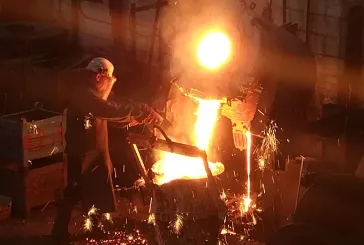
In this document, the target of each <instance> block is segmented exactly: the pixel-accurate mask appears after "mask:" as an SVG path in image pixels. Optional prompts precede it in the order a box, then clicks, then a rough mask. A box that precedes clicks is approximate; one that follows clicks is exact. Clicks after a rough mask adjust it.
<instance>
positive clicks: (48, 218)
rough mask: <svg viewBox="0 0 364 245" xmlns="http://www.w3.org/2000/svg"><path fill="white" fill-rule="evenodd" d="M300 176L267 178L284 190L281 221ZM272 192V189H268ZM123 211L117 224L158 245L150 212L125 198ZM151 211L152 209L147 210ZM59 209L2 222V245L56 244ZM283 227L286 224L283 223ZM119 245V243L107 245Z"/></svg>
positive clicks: (78, 223) (75, 222)
mask: <svg viewBox="0 0 364 245" xmlns="http://www.w3.org/2000/svg"><path fill="white" fill-rule="evenodd" d="M298 175H299V165H295V164H294V165H292V166H290V167H289V168H288V169H287V171H283V172H280V173H279V174H278V175H275V176H268V175H266V176H265V178H267V179H268V180H269V181H267V182H272V180H271V179H273V178H274V179H275V181H274V182H275V184H274V186H272V187H271V188H268V183H267V188H266V189H267V194H268V196H269V193H270V192H273V190H278V189H279V190H280V191H279V192H280V194H281V195H282V199H281V201H280V202H281V203H282V205H283V206H282V207H281V215H280V218H281V219H282V218H283V219H284V220H287V218H288V217H289V215H290V214H291V213H292V211H293V207H294V203H295V198H296V195H297V184H298V178H297V176H298ZM268 189H270V190H268ZM119 204H120V210H123V212H120V213H119V214H116V217H115V218H114V224H115V226H116V224H119V223H120V224H121V223H123V224H125V223H128V226H130V225H131V226H134V227H141V228H140V231H141V233H142V234H143V237H145V238H146V239H147V241H148V243H147V244H152V245H154V244H156V242H155V238H154V229H153V227H151V226H148V225H147V224H146V222H145V220H146V219H147V214H148V210H144V211H140V212H138V213H137V214H136V213H133V212H132V211H130V210H133V209H132V207H131V204H130V202H129V201H127V200H125V199H120V200H119ZM146 208H148V207H146ZM56 210H57V207H56V205H54V204H49V205H47V206H46V207H40V208H38V209H34V210H33V211H32V215H31V217H29V218H28V219H27V220H22V219H16V218H10V219H8V220H6V221H4V222H2V223H0V245H43V244H44V245H46V244H50V245H51V244H52V243H51V242H50V239H49V234H50V231H51V229H52V225H53V223H54V218H55V214H56ZM83 219H84V218H83V216H82V212H81V210H80V209H79V208H76V209H75V210H74V212H73V215H72V222H71V225H70V231H71V233H72V234H75V235H77V236H76V240H77V241H79V242H78V243H77V244H80V245H81V244H87V243H86V239H85V238H84V237H83V236H82V233H83V232H82V224H83ZM281 224H282V223H281ZM107 244H110V245H111V244H117V243H107ZM230 244H246V245H248V244H255V245H257V244H259V243H240V242H239V243H230Z"/></svg>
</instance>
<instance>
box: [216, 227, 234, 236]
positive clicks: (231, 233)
mask: <svg viewBox="0 0 364 245" xmlns="http://www.w3.org/2000/svg"><path fill="white" fill-rule="evenodd" d="M220 234H221V235H226V234H230V235H236V233H235V232H233V231H231V230H229V229H226V228H223V229H222V230H221V232H220Z"/></svg>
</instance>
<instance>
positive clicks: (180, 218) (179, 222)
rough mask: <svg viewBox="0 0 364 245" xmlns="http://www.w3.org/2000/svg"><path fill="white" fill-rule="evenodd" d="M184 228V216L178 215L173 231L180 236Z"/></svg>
mask: <svg viewBox="0 0 364 245" xmlns="http://www.w3.org/2000/svg"><path fill="white" fill-rule="evenodd" d="M182 227H183V216H182V215H180V214H177V215H176V220H175V221H174V224H173V230H174V232H175V233H176V234H179V233H180V232H181V229H182Z"/></svg>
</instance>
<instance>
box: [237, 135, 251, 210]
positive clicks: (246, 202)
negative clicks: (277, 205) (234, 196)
mask: <svg viewBox="0 0 364 245" xmlns="http://www.w3.org/2000/svg"><path fill="white" fill-rule="evenodd" d="M245 135H246V140H247V146H246V165H247V166H246V172H247V193H246V196H245V197H244V198H243V201H242V203H241V207H240V212H241V214H243V213H246V212H248V211H249V208H250V205H251V202H252V200H251V197H250V191H251V190H250V189H251V186H250V171H251V162H250V154H251V146H252V135H251V133H250V131H246V133H245Z"/></svg>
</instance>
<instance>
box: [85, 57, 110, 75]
mask: <svg viewBox="0 0 364 245" xmlns="http://www.w3.org/2000/svg"><path fill="white" fill-rule="evenodd" d="M86 69H87V70H89V71H92V72H96V73H101V74H104V75H108V76H110V77H111V76H112V75H113V73H114V65H113V64H112V63H111V62H110V61H109V60H107V59H105V58H102V57H97V58H94V59H92V60H91V61H90V63H88V65H87V67H86Z"/></svg>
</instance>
